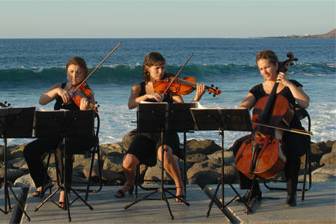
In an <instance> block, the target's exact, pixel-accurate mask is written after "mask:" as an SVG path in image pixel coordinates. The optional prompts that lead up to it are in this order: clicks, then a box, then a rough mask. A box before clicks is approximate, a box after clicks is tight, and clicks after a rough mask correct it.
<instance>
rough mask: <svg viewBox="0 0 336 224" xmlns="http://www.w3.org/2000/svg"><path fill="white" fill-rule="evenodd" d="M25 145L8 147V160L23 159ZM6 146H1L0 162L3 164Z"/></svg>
mask: <svg viewBox="0 0 336 224" xmlns="http://www.w3.org/2000/svg"><path fill="white" fill-rule="evenodd" d="M24 147H25V145H11V146H8V147H7V159H8V160H10V159H15V158H23V153H22V152H23V149H24ZM3 153H4V146H3V145H1V146H0V161H1V162H3V156H4V154H3Z"/></svg>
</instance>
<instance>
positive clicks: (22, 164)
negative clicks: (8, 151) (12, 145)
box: [8, 158, 28, 170]
mask: <svg viewBox="0 0 336 224" xmlns="http://www.w3.org/2000/svg"><path fill="white" fill-rule="evenodd" d="M8 164H9V166H10V167H12V168H15V169H23V170H28V166H27V163H26V161H25V160H24V158H15V159H12V160H10V161H8Z"/></svg>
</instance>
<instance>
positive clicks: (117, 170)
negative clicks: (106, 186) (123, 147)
mask: <svg viewBox="0 0 336 224" xmlns="http://www.w3.org/2000/svg"><path fill="white" fill-rule="evenodd" d="M122 159H123V155H121V154H120V153H116V152H114V153H111V154H110V155H109V156H104V164H103V172H102V175H103V177H102V178H103V180H104V181H105V182H108V183H114V184H121V183H123V182H124V181H125V177H124V174H123V168H122Z"/></svg>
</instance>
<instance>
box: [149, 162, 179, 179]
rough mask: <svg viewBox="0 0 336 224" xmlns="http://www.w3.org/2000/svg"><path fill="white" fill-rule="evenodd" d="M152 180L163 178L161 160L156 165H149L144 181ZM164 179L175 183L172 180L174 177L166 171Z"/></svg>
mask: <svg viewBox="0 0 336 224" xmlns="http://www.w3.org/2000/svg"><path fill="white" fill-rule="evenodd" d="M151 180H156V181H160V180H161V162H160V161H158V162H157V163H156V165H155V166H150V167H147V171H146V173H145V176H144V181H145V182H146V181H151ZM164 180H165V181H167V182H168V183H169V184H174V182H173V181H172V178H171V177H170V176H169V175H168V174H167V172H165V174H164Z"/></svg>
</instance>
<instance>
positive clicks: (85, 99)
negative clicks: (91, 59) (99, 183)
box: [23, 57, 96, 208]
mask: <svg viewBox="0 0 336 224" xmlns="http://www.w3.org/2000/svg"><path fill="white" fill-rule="evenodd" d="M66 74H67V82H65V83H62V84H56V85H54V86H52V87H51V88H50V89H49V90H47V91H46V92H44V93H42V95H41V96H40V100H39V103H40V104H41V105H46V104H48V103H50V102H51V101H53V100H56V102H55V105H54V109H55V110H59V109H67V110H73V111H76V110H90V109H95V106H94V96H93V93H92V90H91V89H90V88H89V87H88V86H87V85H86V84H85V83H84V85H85V92H84V91H83V90H84V89H83V87H80V88H78V85H79V84H81V82H82V81H83V80H84V79H85V78H86V76H87V74H88V69H87V66H86V62H85V61H84V59H82V58H80V57H73V58H70V59H69V61H68V63H67V64H66ZM76 88H77V90H74V89H76ZM88 93H90V94H88ZM60 142H61V139H60V138H58V137H55V138H38V139H36V140H35V141H33V142H31V143H29V144H27V146H26V147H25V149H24V151H23V153H24V157H25V160H26V162H27V165H28V168H29V172H30V175H31V177H32V179H33V181H34V183H35V187H36V190H35V192H33V193H32V196H33V197H42V196H43V195H44V192H45V191H46V190H47V188H50V187H52V182H51V179H50V177H49V176H48V173H47V170H46V169H45V167H44V166H43V158H44V155H45V153H48V152H53V151H54V150H55V149H56V148H57V147H58V146H59V144H60ZM95 144H96V139H94V138H86V139H77V138H70V139H69V148H70V149H80V150H83V151H87V150H88V149H90V148H91V147H92V146H94V145H95ZM70 168H71V166H70ZM66 172H69V175H67V176H68V177H71V175H70V174H71V170H68V171H66ZM59 203H60V206H61V207H63V208H64V192H61V193H60V200H59Z"/></svg>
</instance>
